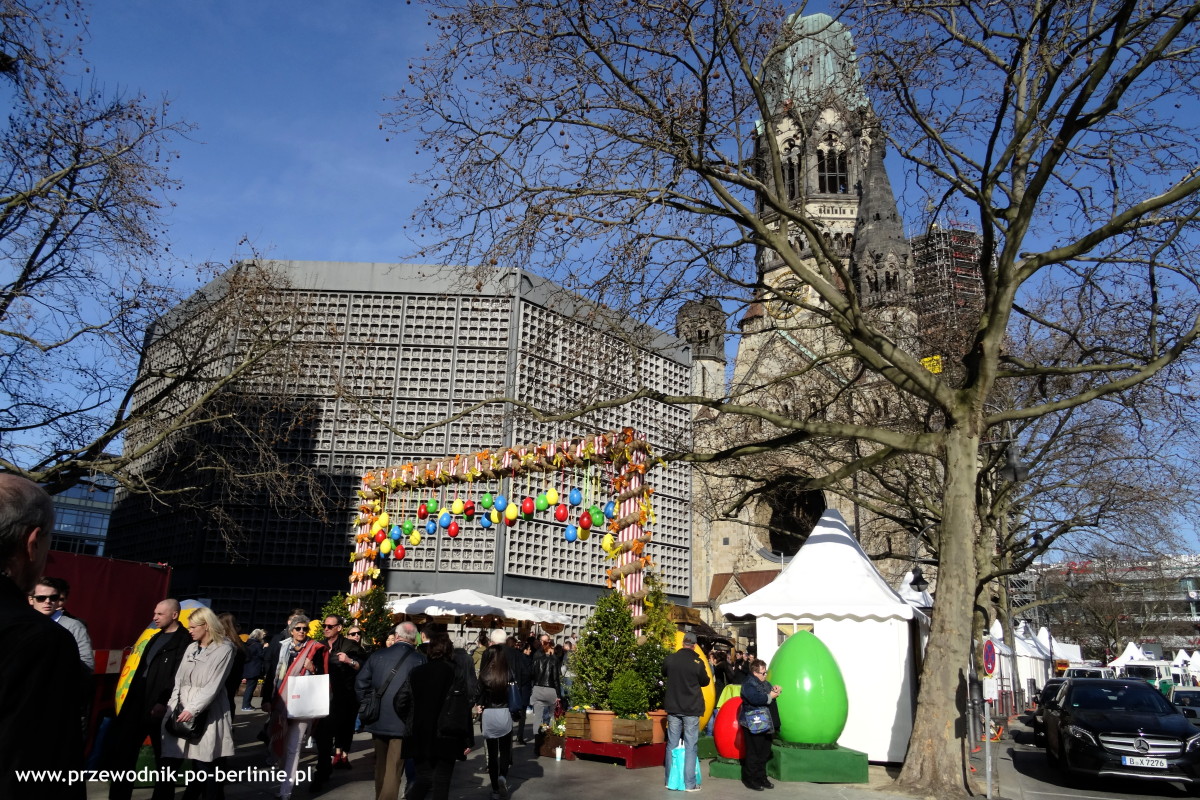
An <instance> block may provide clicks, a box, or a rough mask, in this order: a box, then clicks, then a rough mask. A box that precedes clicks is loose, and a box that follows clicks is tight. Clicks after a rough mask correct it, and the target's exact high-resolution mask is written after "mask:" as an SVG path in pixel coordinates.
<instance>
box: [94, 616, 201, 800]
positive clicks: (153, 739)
mask: <svg viewBox="0 0 1200 800" xmlns="http://www.w3.org/2000/svg"><path fill="white" fill-rule="evenodd" d="M179 610H180V609H179V601H178V600H175V599H172V598H167V599H166V600H163V601H162V602H161V603H159V604H158V605H156V606H155V607H154V625H155V626H156V627H157V628H158V633H156V634H154V635H153V636H151V637H150V639H149V640H147V642H146V646H145V648H144V649H143V650H142V655H141V660H140V661H139V662H138V666H137V670H136V671H135V672H134V673H133V680H132V681H131V682H130V684H129V691H128V692H127V693H126V694H125V701H124V702H123V703H122V704H121V711H120V713H119V714H118V715H117V719H116V720H115V723H114V725H113V729H112V733H111V734H109V739H108V741H109V745H108V759H107V760H108V764H109V767H110V768H111V769H115V770H132V769H133V768H134V767H136V766H137V760H138V753H140V752H141V749H142V742H144V741H145V740H146V736H149V737H150V744H151V746H152V747H153V748H154V760H155V762H156V763H157V764H158V765H160V766H161V764H162V721H163V716H164V715H165V714H166V713H167V701H168V700H170V699H171V691H172V690H173V689H174V688H175V671H176V670H178V669H179V662H180V661H182V660H183V653H184V651H185V650H187V646H188V645H189V644H191V642H192V637H191V635H190V634H189V633H188V630H187V628H185V627H184V626H183V625H181V624H180V623H179ZM158 777H159V780H158V781H157V782H156V783H155V784H154V798H155V800H161V798H164V797H173V796H174V793H175V786H174V783H173V782H172V781H169V780H162V778H163V777H164V776H163V775H162V774H161V773H160V774H159V775H158ZM132 792H133V784H132V783H130V782H128V781H113V782H112V784H110V785H109V787H108V798H109V800H129V796H130V795H131V794H132Z"/></svg>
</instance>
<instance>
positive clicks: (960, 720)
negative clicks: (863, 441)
mask: <svg viewBox="0 0 1200 800" xmlns="http://www.w3.org/2000/svg"><path fill="white" fill-rule="evenodd" d="M978 454H979V436H978V434H977V433H975V432H972V431H968V430H964V429H962V428H958V429H953V430H951V431H949V433H948V436H947V441H946V487H945V496H944V498H943V503H944V505H943V508H944V516H943V520H942V529H941V531H939V534H940V537H941V543H940V548H939V563H938V573H937V587H936V597H937V599H936V601H935V604H934V609H933V625H932V628H931V630H930V635H929V645H928V648H927V649H926V651H925V665H924V668H923V669H922V671H921V692H920V696H919V698H918V701H917V714H916V719H915V720H914V724H913V733H912V738H911V739H910V740H909V746H908V756H907V757H906V758H905V761H904V768H903V770H901V772H900V779H899V783H900V786H901V787H903V788H904V789H906V790H908V791H913V792H915V793H917V794H921V795H926V796H934V797H938V798H961V797H964V796H969V795H972V794H974V793H975V787H974V786H973V784H972V782H971V779H970V771H969V768H968V765H967V754H968V752H969V747H970V741H969V735H968V731H969V726H968V724H967V717H966V710H967V697H968V688H967V687H968V682H967V677H968V674H970V671H972V670H973V669H974V667H973V666H972V665H971V663H970V659H971V655H970V644H971V619H972V613H971V612H972V608H973V607H974V601H975V581H976V570H975V550H974V541H975V521H976V520H975V514H976V512H975V479H976V476H977V474H978V472H979V455H978Z"/></svg>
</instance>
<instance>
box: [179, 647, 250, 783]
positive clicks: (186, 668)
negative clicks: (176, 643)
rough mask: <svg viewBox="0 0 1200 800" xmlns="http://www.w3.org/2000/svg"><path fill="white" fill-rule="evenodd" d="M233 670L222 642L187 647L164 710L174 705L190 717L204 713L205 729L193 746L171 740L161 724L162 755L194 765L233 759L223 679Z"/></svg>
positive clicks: (230, 649)
mask: <svg viewBox="0 0 1200 800" xmlns="http://www.w3.org/2000/svg"><path fill="white" fill-rule="evenodd" d="M232 666H233V644H232V643H231V642H222V643H221V644H213V645H209V646H208V647H204V648H202V647H200V646H199V645H198V644H190V645H188V648H187V651H186V652H185V653H184V655H183V661H181V662H180V663H179V671H178V672H176V673H175V688H174V689H173V690H172V691H171V699H170V701H169V702H168V703H167V709H168V710H170V709H174V708H175V705H176V703H183V707H184V708H185V709H186V710H188V711H191V712H192V713H193V714H199V713H200V712H201V711H204V710H206V709H207V710H208V727H207V728H205V730H204V735H203V736H202V737H201V738H200V741H198V742H196V743H195V744H189V743H188V742H186V741H184V740H183V739H180V738H178V737H176V736H172V735H171V734H169V733H167V731H166V721H165V720H164V721H163V738H162V754H163V755H164V756H165V757H167V758H190V759H193V760H195V761H215V760H216V759H218V758H223V757H225V756H230V755H233V736H232V733H233V723H232V720H231V719H230V716H229V695H228V693H226V691H225V678H226V677H227V676H228V675H229V669H230V667H232Z"/></svg>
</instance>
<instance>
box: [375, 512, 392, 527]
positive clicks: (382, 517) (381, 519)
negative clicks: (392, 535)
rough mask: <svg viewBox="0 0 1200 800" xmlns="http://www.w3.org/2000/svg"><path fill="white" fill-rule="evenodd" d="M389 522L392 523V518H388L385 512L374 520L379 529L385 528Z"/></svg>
mask: <svg viewBox="0 0 1200 800" xmlns="http://www.w3.org/2000/svg"><path fill="white" fill-rule="evenodd" d="M391 521H392V518H391V517H389V516H388V513H387V512H386V511H385V512H383V513H382V514H380V515H379V519H377V520H376V522H378V523H379V527H381V528H386V527H387V526H388V523H390V522H391Z"/></svg>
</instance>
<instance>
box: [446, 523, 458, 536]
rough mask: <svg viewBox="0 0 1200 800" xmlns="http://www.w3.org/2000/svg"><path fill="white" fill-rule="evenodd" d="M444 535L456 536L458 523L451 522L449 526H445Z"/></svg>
mask: <svg viewBox="0 0 1200 800" xmlns="http://www.w3.org/2000/svg"><path fill="white" fill-rule="evenodd" d="M446 533H448V534H449V535H450V536H458V523H457V522H451V523H450V524H449V525H447V526H446Z"/></svg>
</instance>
